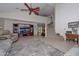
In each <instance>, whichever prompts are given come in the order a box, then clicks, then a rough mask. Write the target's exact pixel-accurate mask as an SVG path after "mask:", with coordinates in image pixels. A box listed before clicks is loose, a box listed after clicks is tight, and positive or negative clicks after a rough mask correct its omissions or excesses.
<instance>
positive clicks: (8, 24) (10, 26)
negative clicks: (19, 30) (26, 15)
mask: <svg viewBox="0 0 79 59" xmlns="http://www.w3.org/2000/svg"><path fill="white" fill-rule="evenodd" d="M14 23H23V24H32V25H34V35H37V33H36V29H37V28H36V25H37V24H36V23H31V22H23V21H15V20H8V19H6V20H5V21H4V30H9V31H10V32H11V33H13V24H14Z"/></svg>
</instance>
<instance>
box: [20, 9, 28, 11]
mask: <svg viewBox="0 0 79 59" xmlns="http://www.w3.org/2000/svg"><path fill="white" fill-rule="evenodd" d="M20 10H21V11H29V10H28V9H20Z"/></svg>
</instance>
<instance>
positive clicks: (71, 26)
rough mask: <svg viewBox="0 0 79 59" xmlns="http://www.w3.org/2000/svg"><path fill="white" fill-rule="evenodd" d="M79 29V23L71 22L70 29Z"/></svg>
mask: <svg viewBox="0 0 79 59" xmlns="http://www.w3.org/2000/svg"><path fill="white" fill-rule="evenodd" d="M78 27H79V22H78V21H76V22H69V23H68V28H78Z"/></svg>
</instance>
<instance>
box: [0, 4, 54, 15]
mask: <svg viewBox="0 0 79 59" xmlns="http://www.w3.org/2000/svg"><path fill="white" fill-rule="evenodd" d="M28 5H32V7H40V12H39V13H40V15H41V16H50V15H53V14H54V7H55V4H53V3H28ZM20 9H27V8H26V6H25V5H24V4H23V3H0V12H16V11H21V10H20ZM21 12H23V11H21ZM24 12H26V11H24Z"/></svg>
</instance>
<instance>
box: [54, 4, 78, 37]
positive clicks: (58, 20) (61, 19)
mask: <svg viewBox="0 0 79 59" xmlns="http://www.w3.org/2000/svg"><path fill="white" fill-rule="evenodd" d="M71 21H79V4H67V3H66V4H56V8H55V32H56V33H60V35H61V36H64V33H65V31H66V30H67V29H68V22H71Z"/></svg>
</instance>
